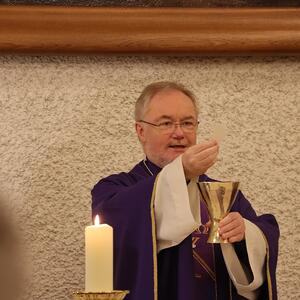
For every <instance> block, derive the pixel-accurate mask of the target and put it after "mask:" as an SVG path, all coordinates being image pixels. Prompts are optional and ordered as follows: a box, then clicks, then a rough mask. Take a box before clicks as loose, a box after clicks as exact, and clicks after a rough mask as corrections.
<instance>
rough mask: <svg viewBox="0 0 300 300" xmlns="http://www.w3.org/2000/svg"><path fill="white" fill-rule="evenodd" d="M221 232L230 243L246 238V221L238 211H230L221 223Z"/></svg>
mask: <svg viewBox="0 0 300 300" xmlns="http://www.w3.org/2000/svg"><path fill="white" fill-rule="evenodd" d="M219 233H220V235H221V237H222V238H223V239H224V240H225V239H227V240H228V241H229V242H230V243H234V242H239V241H241V240H243V239H244V238H245V222H244V219H243V217H242V216H241V215H240V214H239V213H238V212H231V213H229V214H228V215H227V216H226V217H225V218H224V219H223V220H222V221H220V223H219Z"/></svg>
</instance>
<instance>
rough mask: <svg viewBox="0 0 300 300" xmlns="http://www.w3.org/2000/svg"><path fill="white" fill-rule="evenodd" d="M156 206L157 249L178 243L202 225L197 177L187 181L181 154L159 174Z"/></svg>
mask: <svg viewBox="0 0 300 300" xmlns="http://www.w3.org/2000/svg"><path fill="white" fill-rule="evenodd" d="M158 176H159V177H158V180H157V185H156V192H155V201H154V210H155V220H156V234H157V250H158V252H159V251H160V250H162V249H165V248H169V247H172V246H175V245H178V244H179V243H180V242H182V241H183V240H184V239H185V238H186V237H187V236H188V235H190V234H191V233H192V232H193V231H194V230H195V229H196V228H197V227H199V225H200V205H199V195H198V189H197V185H196V182H195V181H191V182H190V183H189V185H188V186H187V184H186V179H185V176H184V170H183V166H182V160H181V155H180V156H179V157H177V158H176V159H175V160H174V161H172V162H171V163H170V164H168V165H167V166H165V167H164V168H163V169H162V170H161V172H160V173H159V175H158Z"/></svg>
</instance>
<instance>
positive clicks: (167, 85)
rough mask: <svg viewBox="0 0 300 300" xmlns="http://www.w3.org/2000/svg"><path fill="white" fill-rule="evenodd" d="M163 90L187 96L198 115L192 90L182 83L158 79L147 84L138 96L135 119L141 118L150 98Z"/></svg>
mask: <svg viewBox="0 0 300 300" xmlns="http://www.w3.org/2000/svg"><path fill="white" fill-rule="evenodd" d="M165 90H176V91H180V92H182V93H183V94H185V95H186V96H188V97H189V98H190V99H191V101H192V102H193V104H194V107H195V111H196V115H197V116H198V106H197V99H196V97H195V95H194V93H193V92H192V91H190V90H189V89H187V88H186V87H185V86H184V85H183V84H181V83H177V82H172V81H159V82H154V83H151V84H149V85H147V86H146V87H145V88H144V90H143V91H142V93H141V95H140V96H139V97H138V99H137V101H136V103H135V113H134V115H135V120H136V121H139V120H141V119H142V118H143V116H144V113H145V111H146V109H147V106H148V105H149V102H150V100H151V99H152V98H153V97H154V96H155V95H156V94H158V93H159V92H162V91H165Z"/></svg>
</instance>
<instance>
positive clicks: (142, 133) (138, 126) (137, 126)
mask: <svg viewBox="0 0 300 300" xmlns="http://www.w3.org/2000/svg"><path fill="white" fill-rule="evenodd" d="M135 131H136V133H137V135H138V138H139V140H140V142H141V143H144V142H145V129H144V127H143V126H142V125H141V124H140V123H135Z"/></svg>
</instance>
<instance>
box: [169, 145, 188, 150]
mask: <svg viewBox="0 0 300 300" xmlns="http://www.w3.org/2000/svg"><path fill="white" fill-rule="evenodd" d="M169 147H170V148H172V149H185V148H186V146H184V145H170V146H169Z"/></svg>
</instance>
